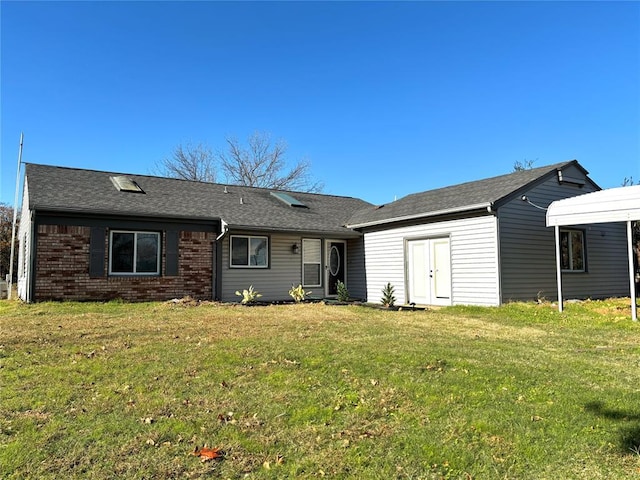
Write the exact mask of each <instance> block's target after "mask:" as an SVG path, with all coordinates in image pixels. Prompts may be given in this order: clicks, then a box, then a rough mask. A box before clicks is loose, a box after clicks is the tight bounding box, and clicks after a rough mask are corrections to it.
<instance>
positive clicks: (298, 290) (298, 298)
mask: <svg viewBox="0 0 640 480" xmlns="http://www.w3.org/2000/svg"><path fill="white" fill-rule="evenodd" d="M289 295H291V298H293V300H294V301H295V302H296V303H300V302H302V301H303V300H304V299H305V298H307V295H311V292H310V291H309V292H307V291H305V289H304V288H302V284H300V285H298V286H297V287H295V286H293V285H291V290H289Z"/></svg>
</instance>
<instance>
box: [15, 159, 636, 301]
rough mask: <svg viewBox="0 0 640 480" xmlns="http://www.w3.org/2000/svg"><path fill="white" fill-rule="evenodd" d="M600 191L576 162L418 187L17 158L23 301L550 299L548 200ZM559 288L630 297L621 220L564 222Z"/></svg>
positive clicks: (551, 256) (552, 278) (583, 294)
mask: <svg viewBox="0 0 640 480" xmlns="http://www.w3.org/2000/svg"><path fill="white" fill-rule="evenodd" d="M596 190H599V187H598V186H597V185H596V184H595V183H594V182H593V181H592V180H591V179H590V178H589V177H588V173H587V171H586V170H585V169H584V168H583V167H582V166H581V165H580V164H579V163H578V162H577V161H570V162H564V163H559V164H556V165H550V166H546V167H540V168H535V169H532V170H524V171H519V172H514V173H511V174H508V175H502V176H499V177H494V178H489V179H485V180H480V181H476V182H469V183H464V184H461V185H455V186H451V187H446V188H441V189H436V190H431V191H427V192H422V193H416V194H412V195H408V196H407V197H404V198H401V199H399V200H397V201H395V202H392V203H389V204H386V205H380V206H374V205H371V204H369V203H367V202H365V201H363V200H360V199H357V198H351V197H340V196H333V195H322V194H311V193H301V192H282V191H271V190H269V189H263V188H252V187H241V186H232V185H220V184H212V183H202V182H192V181H185V180H177V179H169V178H160V177H152V176H142V175H126V174H117V173H110V172H100V171H93V170H81V169H73V168H62V167H52V166H44V165H36V164H28V165H27V166H26V172H25V181H24V190H23V210H22V221H21V224H20V232H19V239H20V244H21V246H20V252H19V253H20V260H19V266H18V267H19V268H18V275H19V278H18V293H19V296H20V297H21V298H22V299H24V300H27V301H39V300H52V299H69V300H105V299H112V298H122V299H125V300H133V301H137V300H164V299H169V298H175V297H182V296H186V295H189V296H192V297H195V298H203V299H217V300H222V301H237V300H238V297H237V296H236V295H235V291H236V290H242V289H244V288H247V287H248V286H249V285H253V287H254V288H255V289H256V290H258V291H259V292H260V293H262V294H263V297H262V298H261V300H265V301H278V300H288V299H289V295H288V291H289V289H290V288H291V286H292V285H298V284H302V285H303V286H304V288H305V289H307V290H311V291H312V292H313V296H314V297H317V298H324V297H331V296H334V295H335V294H336V284H337V282H338V281H343V282H344V283H345V284H346V285H347V288H348V290H349V292H350V294H351V296H352V297H354V298H358V299H363V300H368V301H370V302H379V301H380V297H381V291H382V288H383V287H384V286H385V285H386V284H387V283H388V282H389V283H391V284H392V285H393V286H394V287H395V294H396V298H397V301H398V303H399V304H409V303H415V304H424V305H452V304H473V305H499V304H501V303H504V302H508V301H510V300H532V299H536V298H540V297H545V298H547V299H555V298H556V297H557V288H556V275H555V253H554V252H555V247H554V244H555V242H554V232H553V230H552V229H548V228H547V227H546V225H545V208H546V207H547V206H548V205H549V204H550V203H551V202H552V201H554V200H559V199H563V198H568V197H572V196H576V195H580V194H582V193H586V192H592V191H596ZM560 235H561V241H562V255H563V263H562V275H563V277H564V282H563V289H564V293H565V296H570V297H587V296H591V297H608V296H620V295H626V294H627V290H626V256H625V231H624V228H623V226H621V225H615V224H602V225H598V226H597V227H594V226H580V225H578V226H571V227H566V228H563V229H562V230H561V231H560Z"/></svg>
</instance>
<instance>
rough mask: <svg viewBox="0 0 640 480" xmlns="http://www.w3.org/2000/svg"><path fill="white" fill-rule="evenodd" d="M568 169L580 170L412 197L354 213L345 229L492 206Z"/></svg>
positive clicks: (537, 171)
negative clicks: (549, 176)
mask: <svg viewBox="0 0 640 480" xmlns="http://www.w3.org/2000/svg"><path fill="white" fill-rule="evenodd" d="M569 165H576V166H578V168H580V169H582V167H581V166H580V165H579V164H578V162H577V161H576V160H572V161H569V162H563V163H557V164H554V165H548V166H545V167H538V168H533V169H529V170H522V171H518V172H513V173H510V174H506V175H500V176H498V177H493V178H487V179H484V180H478V181H474V182H467V183H462V184H459V185H453V186H450V187H444V188H438V189H436V190H429V191H426V192H421V193H414V194H411V195H407V196H406V197H403V198H401V199H399V200H396V201H394V202H392V203H389V204H385V205H381V206H378V207H375V208H373V209H372V208H366V209H363V210H361V211H359V212H356V213H355V214H354V215H353V216H352V217H351V218H350V219H349V221H348V222H347V225H348V226H350V227H352V228H358V227H365V226H372V225H381V224H385V223H391V222H395V221H402V220H408V219H416V218H423V217H431V216H436V215H441V214H445V213H459V212H464V211H470V210H474V209H479V208H486V207H488V206H494V205H496V204H497V203H499V202H500V200H502V199H505V198H506V197H510V196H511V195H514V194H515V193H516V192H518V191H519V190H521V189H523V188H525V187H527V186H529V185H531V184H532V183H535V182H537V181H538V180H540V179H541V178H543V177H546V176H547V175H550V174H553V173H555V172H557V171H558V170H563V169H564V168H566V167H567V166H569ZM582 170H584V169H582ZM585 174H586V171H585Z"/></svg>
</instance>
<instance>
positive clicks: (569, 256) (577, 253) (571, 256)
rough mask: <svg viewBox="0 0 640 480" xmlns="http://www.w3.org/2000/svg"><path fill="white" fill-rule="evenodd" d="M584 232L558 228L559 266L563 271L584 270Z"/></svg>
mask: <svg viewBox="0 0 640 480" xmlns="http://www.w3.org/2000/svg"><path fill="white" fill-rule="evenodd" d="M584 252H585V248H584V232H583V231H582V230H560V267H561V268H562V271H565V272H585V271H586V270H587V269H586V261H585V255H584Z"/></svg>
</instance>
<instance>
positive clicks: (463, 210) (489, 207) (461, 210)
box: [347, 202, 493, 229]
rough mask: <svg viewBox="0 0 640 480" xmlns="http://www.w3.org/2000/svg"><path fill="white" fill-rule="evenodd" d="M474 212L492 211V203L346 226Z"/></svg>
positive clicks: (358, 226)
mask: <svg viewBox="0 0 640 480" xmlns="http://www.w3.org/2000/svg"><path fill="white" fill-rule="evenodd" d="M474 210H487V212H488V213H492V211H493V202H483V203H476V204H473V205H465V206H464V207H455V208H447V209H443V210H436V211H434V212H422V213H416V214H413V215H403V216H401V217H392V218H387V219H384V220H374V221H371V222H363V223H356V224H348V225H347V227H348V228H354V229H355V228H366V227H375V226H378V225H385V224H388V223H396V222H406V221H410V220H419V219H421V218H431V217H440V216H442V215H451V214H455V213H466V212H471V211H474Z"/></svg>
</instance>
